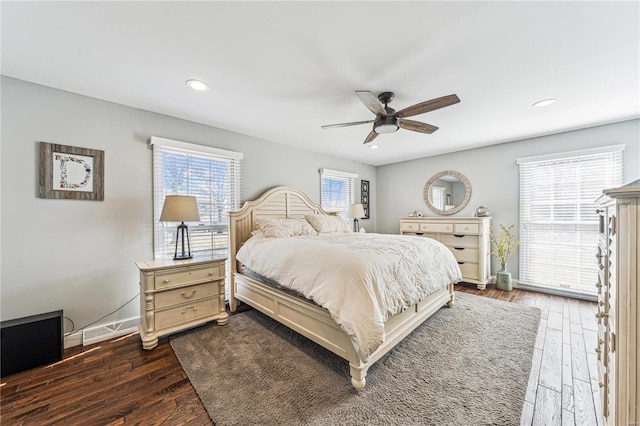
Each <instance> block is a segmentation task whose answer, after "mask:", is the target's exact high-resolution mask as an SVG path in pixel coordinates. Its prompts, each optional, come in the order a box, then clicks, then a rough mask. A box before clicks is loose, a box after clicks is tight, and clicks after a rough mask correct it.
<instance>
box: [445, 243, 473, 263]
mask: <svg viewBox="0 0 640 426" xmlns="http://www.w3.org/2000/svg"><path fill="white" fill-rule="evenodd" d="M449 250H451V252H452V253H453V255H454V256H455V257H456V260H457V261H458V262H477V261H478V250H477V249H473V248H466V247H449Z"/></svg>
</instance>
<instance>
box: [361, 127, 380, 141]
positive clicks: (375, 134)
mask: <svg viewBox="0 0 640 426" xmlns="http://www.w3.org/2000/svg"><path fill="white" fill-rule="evenodd" d="M377 136H378V134H377V133H376V132H374V131H373V130H372V131H371V133H369V135H368V136H367V138H366V139H365V140H364V143H365V144H367V143H369V142H372V141H373V140H374V139H375V138H376V137H377Z"/></svg>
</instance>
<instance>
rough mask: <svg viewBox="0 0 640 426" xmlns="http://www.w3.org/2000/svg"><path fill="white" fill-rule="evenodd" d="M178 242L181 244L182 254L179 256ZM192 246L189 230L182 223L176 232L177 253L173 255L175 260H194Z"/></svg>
mask: <svg viewBox="0 0 640 426" xmlns="http://www.w3.org/2000/svg"><path fill="white" fill-rule="evenodd" d="M185 234H187V250H186V251H185V249H184V240H185V238H184V235H185ZM178 241H180V242H181V250H180V254H178ZM192 258H193V256H191V244H190V243H189V228H188V227H187V225H185V224H184V222H182V223H181V224H180V225H178V229H177V230H176V251H175V252H174V253H173V260H185V259H192Z"/></svg>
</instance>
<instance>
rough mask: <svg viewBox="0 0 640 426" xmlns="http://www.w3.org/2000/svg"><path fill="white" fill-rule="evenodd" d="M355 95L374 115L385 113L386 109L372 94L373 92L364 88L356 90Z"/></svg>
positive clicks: (383, 114) (384, 114)
mask: <svg viewBox="0 0 640 426" xmlns="http://www.w3.org/2000/svg"><path fill="white" fill-rule="evenodd" d="M356 95H358V98H360V101H361V102H362V103H363V104H364V106H366V107H367V108H368V109H369V111H371V112H372V113H374V114H375V115H381V116H383V117H384V116H386V115H387V111H385V109H384V107H383V106H382V104H381V103H380V101H379V100H378V98H376V97H375V96H373V93H371V92H369V91H366V90H356Z"/></svg>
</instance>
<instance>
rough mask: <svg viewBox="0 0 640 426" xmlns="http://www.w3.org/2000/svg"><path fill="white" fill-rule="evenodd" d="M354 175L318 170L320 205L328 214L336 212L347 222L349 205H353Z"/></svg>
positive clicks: (356, 177)
mask: <svg viewBox="0 0 640 426" xmlns="http://www.w3.org/2000/svg"><path fill="white" fill-rule="evenodd" d="M357 179H358V175H357V174H355V173H348V172H341V171H338V170H331V169H320V205H321V206H322V208H323V209H325V210H326V211H330V212H337V213H338V215H339V216H340V217H342V218H343V219H345V220H347V213H348V210H349V205H350V204H353V203H355V199H356V194H355V187H356V180H357Z"/></svg>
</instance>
